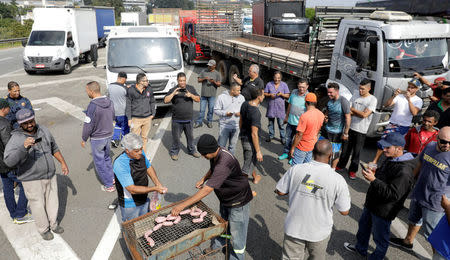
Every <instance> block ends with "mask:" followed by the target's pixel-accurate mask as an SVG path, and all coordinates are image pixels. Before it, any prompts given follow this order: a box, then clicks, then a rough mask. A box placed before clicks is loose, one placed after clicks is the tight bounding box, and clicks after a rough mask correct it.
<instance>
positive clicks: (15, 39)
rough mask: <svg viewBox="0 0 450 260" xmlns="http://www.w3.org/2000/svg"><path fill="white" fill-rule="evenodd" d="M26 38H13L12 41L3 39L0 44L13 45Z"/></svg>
mask: <svg viewBox="0 0 450 260" xmlns="http://www.w3.org/2000/svg"><path fill="white" fill-rule="evenodd" d="M27 39H28V37H23V38H13V39H4V40H0V44H1V43H14V42H21V41H23V40H27Z"/></svg>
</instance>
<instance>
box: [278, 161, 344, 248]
mask: <svg viewBox="0 0 450 260" xmlns="http://www.w3.org/2000/svg"><path fill="white" fill-rule="evenodd" d="M277 190H279V191H280V192H282V193H289V211H288V213H287V216H286V220H285V223H284V232H285V233H286V234H287V235H289V236H291V237H295V238H298V239H303V240H306V241H310V242H318V241H322V240H324V239H325V238H327V237H328V236H329V235H330V234H331V230H332V227H333V207H334V206H335V207H336V209H337V210H338V211H341V212H343V211H347V210H349V209H350V193H349V191H348V187H347V183H346V182H345V180H344V178H343V177H342V176H341V175H340V174H338V173H336V172H335V171H334V170H333V169H332V168H331V167H330V165H328V164H325V163H320V162H317V161H314V160H313V161H311V162H309V163H304V164H297V165H295V166H292V167H291V168H290V169H289V170H288V171H287V172H286V173H285V174H284V175H283V177H282V178H281V179H280V180H279V181H278V183H277Z"/></svg>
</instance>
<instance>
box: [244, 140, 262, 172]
mask: <svg viewBox="0 0 450 260" xmlns="http://www.w3.org/2000/svg"><path fill="white" fill-rule="evenodd" d="M241 143H242V150H243V152H244V164H243V165H242V172H243V173H245V174H247V175H252V173H253V169H254V168H255V166H256V165H257V164H258V160H257V159H256V150H255V146H254V145H253V141H252V140H251V139H249V138H248V137H247V136H241Z"/></svg>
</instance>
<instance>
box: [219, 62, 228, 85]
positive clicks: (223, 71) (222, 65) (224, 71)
mask: <svg viewBox="0 0 450 260" xmlns="http://www.w3.org/2000/svg"><path fill="white" fill-rule="evenodd" d="M217 71H218V72H219V73H220V77H221V78H222V81H221V82H222V85H223V84H227V82H228V71H230V61H228V60H220V61H219V64H217Z"/></svg>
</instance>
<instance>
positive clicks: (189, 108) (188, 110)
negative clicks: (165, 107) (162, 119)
mask: <svg viewBox="0 0 450 260" xmlns="http://www.w3.org/2000/svg"><path fill="white" fill-rule="evenodd" d="M177 88H178V85H177V86H175V87H173V88H171V89H170V90H169V92H168V93H167V95H166V96H168V95H170V94H172V93H173V92H174V91H175V89H177ZM186 90H187V91H189V92H190V93H191V94H193V95H195V96H198V94H197V91H196V90H195V88H194V87H193V86H191V85H186ZM185 94H186V92H181V91H178V94H177V95H175V96H174V97H173V98H172V114H173V115H172V120H192V117H193V115H194V109H193V102H194V101H193V100H192V98H188V97H185Z"/></svg>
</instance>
